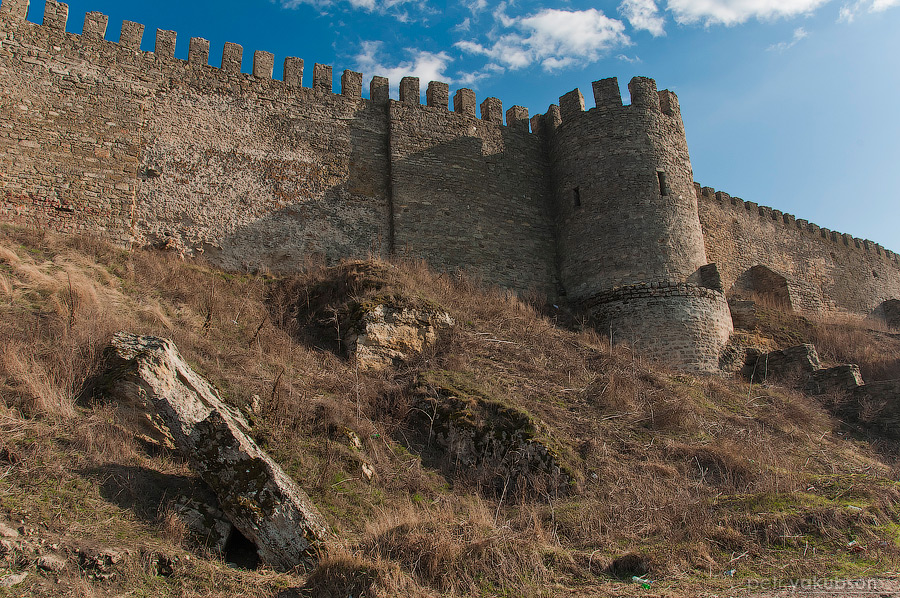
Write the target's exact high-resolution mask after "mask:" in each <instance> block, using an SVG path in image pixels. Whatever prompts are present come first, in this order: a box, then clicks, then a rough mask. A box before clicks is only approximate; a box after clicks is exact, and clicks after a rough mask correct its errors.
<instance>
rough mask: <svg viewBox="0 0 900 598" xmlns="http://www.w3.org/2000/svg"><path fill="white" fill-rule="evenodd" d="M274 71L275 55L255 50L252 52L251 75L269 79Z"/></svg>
mask: <svg viewBox="0 0 900 598" xmlns="http://www.w3.org/2000/svg"><path fill="white" fill-rule="evenodd" d="M274 72H275V55H274V54H272V53H271V52H265V51H263V50H257V51H256V52H254V53H253V76H254V77H256V78H257V79H271V78H272V74H273V73H274Z"/></svg>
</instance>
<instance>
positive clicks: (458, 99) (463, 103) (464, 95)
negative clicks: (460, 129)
mask: <svg viewBox="0 0 900 598" xmlns="http://www.w3.org/2000/svg"><path fill="white" fill-rule="evenodd" d="M453 111H454V112H456V113H457V114H464V115H466V116H469V117H472V118H475V92H474V91H472V90H471V89H467V88H465V87H463V88H461V89H457V90H456V93H455V94H454V95H453Z"/></svg>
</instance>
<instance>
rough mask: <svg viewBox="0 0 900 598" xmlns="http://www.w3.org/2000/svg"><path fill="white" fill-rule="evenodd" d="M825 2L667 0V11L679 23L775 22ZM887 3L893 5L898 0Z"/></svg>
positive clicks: (804, 0) (817, 0)
mask: <svg viewBox="0 0 900 598" xmlns="http://www.w3.org/2000/svg"><path fill="white" fill-rule="evenodd" d="M828 1H829V0H668V5H667V8H668V9H669V10H670V11H672V12H673V13H674V14H675V20H676V21H678V22H679V23H698V22H702V23H704V24H705V25H718V24H721V25H737V24H738V23H743V22H744V21H747V20H749V19H753V18H756V19H764V20H765V19H777V18H780V17H792V16H796V15H800V14H804V13H810V12H812V11H814V10H815V9H817V8H819V7H820V6H822V5H823V4H825V3H827V2H828ZM870 1H871V0H870ZM875 1H879V0H875ZM881 1H884V0H881ZM887 1H894V2H896V1H897V0H887Z"/></svg>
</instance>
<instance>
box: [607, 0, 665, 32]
mask: <svg viewBox="0 0 900 598" xmlns="http://www.w3.org/2000/svg"><path fill="white" fill-rule="evenodd" d="M619 13H620V14H621V15H622V16H624V17H625V18H626V19H627V20H628V22H629V23H630V24H631V26H632V27H634V28H635V29H637V30H645V31H649V32H650V33H651V34H652V35H653V36H655V37H658V36H660V35H665V34H666V30H665V24H666V20H665V18H664V17H663V16H662V15H661V14H660V12H659V7H657V6H656V0H623V2H622V3H621V4H620V5H619Z"/></svg>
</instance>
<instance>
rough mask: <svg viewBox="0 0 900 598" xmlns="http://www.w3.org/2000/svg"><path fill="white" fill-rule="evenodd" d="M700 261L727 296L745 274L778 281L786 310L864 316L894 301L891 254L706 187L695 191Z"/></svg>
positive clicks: (899, 279)
mask: <svg viewBox="0 0 900 598" xmlns="http://www.w3.org/2000/svg"><path fill="white" fill-rule="evenodd" d="M695 190H696V194H697V198H698V201H699V215H700V221H701V223H702V225H703V237H704V240H705V244H706V253H707V256H708V259H709V260H710V261H711V262H715V263H716V264H717V265H718V268H719V272H720V274H721V277H722V283H723V286H724V288H725V290H726V291H729V290H730V289H731V288H732V287H733V286H734V284H735V282H736V281H739V280H740V279H741V278H742V276H743V275H744V274H745V273H746V272H748V271H749V270H750V269H751V268H754V267H755V266H758V265H763V266H765V267H767V268H768V269H770V270H772V271H774V272H776V273H778V274H780V275H782V276H784V277H785V278H786V280H787V285H788V287H789V290H790V301H791V304H792V307H793V308H794V309H795V310H797V311H799V312H801V313H807V314H815V313H821V312H823V311H836V312H849V313H854V314H862V315H868V314H869V313H871V311H872V310H873V309H875V308H876V307H877V306H878V305H879V304H881V303H882V302H884V301H885V300H888V299H892V298H897V297H900V261H898V257H897V254H896V253H894V252H892V251H890V250H887V249H884V248H883V247H881V246H880V245H878V244H876V243H873V242H872V241H868V240H864V239H857V238H854V237H851V236H850V235H847V234H842V233H838V232H835V231H832V230H829V229H827V228H821V227H819V226H817V225H815V224H812V223H810V222H807V221H806V220H802V219H797V218H795V217H794V216H792V215H791V214H785V213H783V212H781V211H779V210H774V209H772V208H769V207H766V206H760V205H757V204H756V203H753V202H745V201H743V200H742V199H740V198H737V197H732V196H730V195H729V194H727V193H723V192H721V191H715V190H714V189H711V188H710V187H700V186H699V185H697V186H696V188H695Z"/></svg>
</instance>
